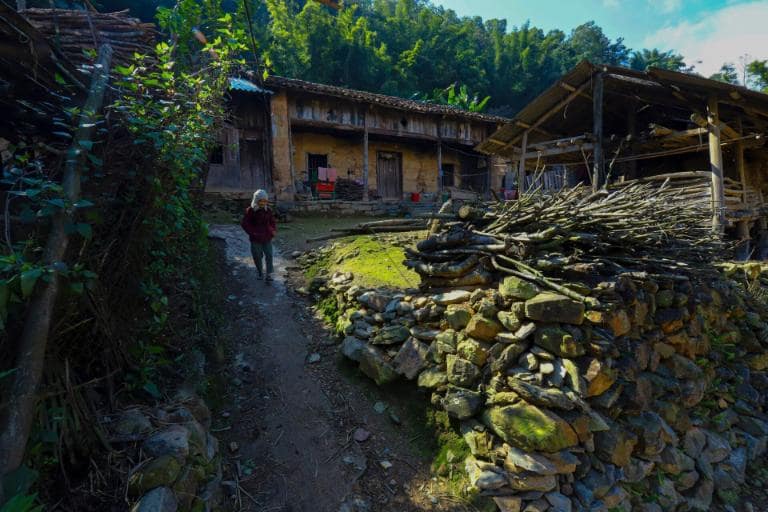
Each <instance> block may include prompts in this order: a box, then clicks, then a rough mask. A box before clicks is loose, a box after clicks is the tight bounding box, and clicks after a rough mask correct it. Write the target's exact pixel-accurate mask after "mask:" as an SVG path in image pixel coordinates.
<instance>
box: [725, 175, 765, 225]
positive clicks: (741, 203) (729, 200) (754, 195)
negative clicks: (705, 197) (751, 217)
mask: <svg viewBox="0 0 768 512" xmlns="http://www.w3.org/2000/svg"><path fill="white" fill-rule="evenodd" d="M723 183H724V185H725V188H724V189H723V194H724V196H725V206H726V209H727V212H728V213H729V214H732V215H731V216H743V214H744V213H746V214H750V213H751V214H757V213H758V212H759V211H760V210H761V208H762V206H763V197H762V193H761V192H760V191H759V190H757V189H755V188H754V187H751V186H749V185H746V188H745V186H744V185H743V184H742V183H741V181H738V180H734V179H731V178H724V179H723ZM740 213H741V214H742V215H739V214H740Z"/></svg>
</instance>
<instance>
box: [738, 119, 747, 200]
mask: <svg viewBox="0 0 768 512" xmlns="http://www.w3.org/2000/svg"><path fill="white" fill-rule="evenodd" d="M737 127H738V130H739V137H741V135H742V126H741V118H739V119H738V120H737ZM736 168H737V169H738V170H739V180H741V187H742V199H741V202H742V203H744V204H747V170H746V168H745V166H744V143H743V142H742V141H741V140H739V141H738V142H736Z"/></svg>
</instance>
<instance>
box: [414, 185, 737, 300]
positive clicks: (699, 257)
mask: <svg viewBox="0 0 768 512" xmlns="http://www.w3.org/2000/svg"><path fill="white" fill-rule="evenodd" d="M681 193H682V192H681V191H680V190H677V189H675V188H673V187H669V186H668V182H666V183H662V184H660V185H659V184H654V183H639V182H635V183H631V184H624V185H623V186H622V187H620V188H619V189H618V190H613V191H610V190H601V191H598V192H595V193H591V192H590V191H588V190H586V189H585V188H584V187H576V188H572V189H567V190H563V191H560V192H558V193H556V194H554V195H544V194H541V193H539V192H533V193H531V194H527V195H524V196H523V197H522V198H521V199H520V201H515V202H512V201H510V202H499V203H494V204H489V205H484V206H480V207H479V206H472V207H470V206H465V207H462V208H461V209H460V210H459V212H458V215H456V216H454V219H453V220H452V221H450V222H443V223H442V226H441V229H440V230H439V231H438V232H437V233H435V234H433V235H431V236H430V237H429V238H427V239H426V240H424V241H422V242H419V243H418V244H417V245H416V248H415V249H409V250H408V251H407V253H408V257H409V259H408V260H406V265H407V266H409V267H411V268H413V269H414V270H415V271H416V272H418V273H419V274H420V275H421V276H422V281H423V284H424V285H425V286H427V287H440V288H447V287H460V286H474V285H480V284H487V283H490V282H492V281H493V280H494V279H495V278H497V277H499V275H504V274H511V275H517V276H518V277H522V278H525V279H528V280H530V281H532V282H534V283H538V284H540V285H543V286H545V287H548V288H551V289H555V290H557V291H559V292H561V293H564V294H565V295H568V296H571V297H574V298H581V299H584V297H581V296H579V294H578V293H576V292H574V291H573V290H571V289H570V288H565V287H563V286H560V285H559V284H558V283H557V282H556V280H553V279H551V277H545V274H546V276H552V275H558V274H563V275H564V274H567V273H569V271H572V272H578V273H581V274H583V273H585V272H587V273H591V274H603V273H604V274H613V275H615V274H623V273H626V274H628V275H630V276H631V275H640V274H645V275H647V274H649V273H650V274H654V275H660V274H662V275H666V276H670V277H672V278H675V277H676V276H677V277H680V274H687V273H691V272H697V271H698V270H700V269H703V268H706V267H707V265H702V264H703V263H705V262H708V261H711V260H712V259H713V258H714V255H715V254H716V253H717V252H718V251H720V250H721V249H722V243H721V241H720V239H719V238H717V237H716V236H714V235H713V234H712V233H711V232H710V227H709V224H708V222H709V219H710V218H711V210H710V205H709V203H701V202H690V201H685V200H681V199H680V197H681V196H680V194H681Z"/></svg>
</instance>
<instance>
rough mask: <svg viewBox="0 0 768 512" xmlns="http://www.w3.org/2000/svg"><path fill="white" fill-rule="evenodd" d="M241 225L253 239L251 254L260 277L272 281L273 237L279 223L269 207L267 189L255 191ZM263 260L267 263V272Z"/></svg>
mask: <svg viewBox="0 0 768 512" xmlns="http://www.w3.org/2000/svg"><path fill="white" fill-rule="evenodd" d="M240 226H242V228H243V230H244V231H245V232H246V233H248V238H249V239H250V241H251V255H252V256H253V262H254V263H255V264H256V270H257V272H258V273H259V274H258V278H259V279H264V280H266V281H272V271H273V266H272V239H273V238H274V237H275V234H276V233H277V223H276V222H275V214H274V213H273V212H272V209H271V208H270V207H269V195H268V194H267V191H266V190H262V189H259V190H257V191H256V192H254V194H253V200H252V201H251V206H249V207H248V208H246V210H245V215H243V220H242V221H241V222H240ZM262 260H265V261H264V262H265V263H266V274H265V273H264V268H263V267H262Z"/></svg>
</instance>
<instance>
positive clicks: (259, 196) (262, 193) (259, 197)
mask: <svg viewBox="0 0 768 512" xmlns="http://www.w3.org/2000/svg"><path fill="white" fill-rule="evenodd" d="M259 201H269V194H267V191H266V190H263V189H259V190H257V191H256V192H254V193H253V201H251V208H257V207H258V206H259Z"/></svg>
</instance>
